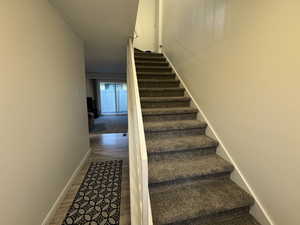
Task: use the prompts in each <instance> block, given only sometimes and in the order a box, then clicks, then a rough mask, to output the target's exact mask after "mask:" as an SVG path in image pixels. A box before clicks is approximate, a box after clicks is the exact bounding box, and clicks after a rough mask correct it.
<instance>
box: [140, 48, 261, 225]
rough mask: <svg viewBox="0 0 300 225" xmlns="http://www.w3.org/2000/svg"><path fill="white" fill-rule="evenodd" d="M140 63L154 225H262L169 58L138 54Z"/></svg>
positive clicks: (251, 201)
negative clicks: (252, 212)
mask: <svg viewBox="0 0 300 225" xmlns="http://www.w3.org/2000/svg"><path fill="white" fill-rule="evenodd" d="M135 60H136V68H137V75H138V83H139V90H140V97H141V105H142V114H143V120H144V128H145V137H146V144H147V151H148V161H149V187H150V199H151V207H152V214H153V221H154V225H171V224H172V225H259V224H258V222H257V221H256V220H255V219H254V218H253V217H252V216H251V215H250V214H249V209H250V207H251V206H252V204H253V203H254V201H253V198H252V197H251V196H250V195H249V194H248V193H246V192H245V191H244V190H242V189H241V188H240V187H239V186H238V185H237V184H235V183H234V182H232V181H231V180H230V174H231V172H232V171H233V170H234V167H233V166H232V165H231V164H230V163H229V162H227V161H226V160H224V159H222V158H221V157H220V156H218V155H217V154H216V148H217V146H218V142H217V141H215V140H213V139H212V138H210V137H208V136H206V135H205V130H206V128H207V124H206V123H205V122H203V121H199V120H197V113H198V110H197V109H195V108H193V107H191V106H190V101H191V98H190V97H189V96H187V94H186V92H185V90H184V88H182V87H181V86H180V82H179V80H178V79H177V78H176V76H175V74H174V72H173V71H172V68H171V67H170V65H169V63H168V61H167V60H166V58H165V57H164V56H163V55H162V54H160V53H145V52H142V51H139V50H135Z"/></svg>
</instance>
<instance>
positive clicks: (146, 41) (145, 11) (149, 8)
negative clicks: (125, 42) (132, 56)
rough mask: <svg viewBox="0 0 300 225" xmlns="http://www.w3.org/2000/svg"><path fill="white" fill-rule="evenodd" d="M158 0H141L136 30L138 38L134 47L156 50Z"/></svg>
mask: <svg viewBox="0 0 300 225" xmlns="http://www.w3.org/2000/svg"><path fill="white" fill-rule="evenodd" d="M155 26H156V0H140V3H139V8H138V14H137V19H136V26H135V31H136V34H137V35H138V38H137V39H135V41H134V47H135V48H138V49H141V50H143V51H146V50H150V51H156V50H157V44H156V36H155V35H156V33H155V32H156V29H155Z"/></svg>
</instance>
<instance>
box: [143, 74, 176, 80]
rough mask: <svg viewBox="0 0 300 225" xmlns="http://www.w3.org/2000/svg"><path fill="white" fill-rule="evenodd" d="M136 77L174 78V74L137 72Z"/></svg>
mask: <svg viewBox="0 0 300 225" xmlns="http://www.w3.org/2000/svg"><path fill="white" fill-rule="evenodd" d="M138 79H155V80H157V79H162V80H166V79H175V74H153V75H152V74H139V73H138Z"/></svg>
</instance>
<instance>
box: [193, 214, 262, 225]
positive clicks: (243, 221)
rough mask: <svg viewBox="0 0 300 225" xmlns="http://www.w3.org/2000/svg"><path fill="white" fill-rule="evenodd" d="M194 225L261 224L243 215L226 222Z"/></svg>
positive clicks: (249, 216) (197, 224)
mask: <svg viewBox="0 0 300 225" xmlns="http://www.w3.org/2000/svg"><path fill="white" fill-rule="evenodd" d="M193 225H259V223H258V222H257V221H256V220H255V219H254V218H253V216H251V215H250V214H248V215H243V216H242V217H237V218H234V219H230V220H225V221H223V220H222V221H217V222H213V223H211V222H205V223H193Z"/></svg>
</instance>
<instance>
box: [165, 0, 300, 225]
mask: <svg viewBox="0 0 300 225" xmlns="http://www.w3.org/2000/svg"><path fill="white" fill-rule="evenodd" d="M163 3H164V5H163V7H164V11H163V18H164V22H163V45H164V51H165V52H166V54H167V55H168V56H169V58H170V59H171V61H173V63H174V64H175V66H176V69H177V70H178V72H179V73H180V74H181V76H182V77H183V79H184V81H185V82H186V84H187V86H188V87H189V88H190V90H191V92H192V95H193V96H194V97H195V99H196V101H197V103H198V104H199V105H200V107H201V108H202V110H203V111H204V113H205V114H206V115H207V117H208V119H209V120H210V122H211V123H212V125H213V127H214V128H215V130H216V132H217V133H218V135H219V136H220V138H221V139H222V141H223V142H224V144H225V146H226V147H227V149H228V150H229V152H230V154H231V156H232V157H233V159H234V161H235V162H236V163H237V165H238V167H239V168H240V169H241V171H242V173H243V175H244V176H245V178H246V180H247V181H248V183H249V184H250V186H251V187H252V189H253V190H254V192H255V194H256V195H257V197H258V199H259V200H260V201H261V203H262V205H263V207H264V208H265V209H266V211H267V213H268V214H269V216H270V218H271V220H273V222H274V224H276V225H283V224H286V225H297V224H299V209H300V195H299V185H300V167H299V162H300V151H299V150H298V147H299V146H300V138H299V133H300V119H299V115H300V104H299V100H298V99H299V96H300V89H299V83H300V76H299V74H300V67H299V52H300V42H299V40H300V26H299V21H300V14H299V11H300V2H299V1H293V0H287V1H280V0H272V1H271V0H252V1H240V0H187V1H182V0H164V1H163Z"/></svg>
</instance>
